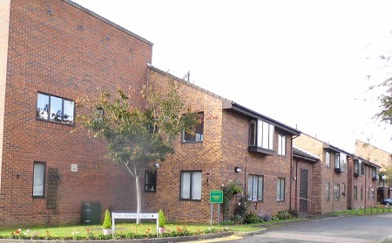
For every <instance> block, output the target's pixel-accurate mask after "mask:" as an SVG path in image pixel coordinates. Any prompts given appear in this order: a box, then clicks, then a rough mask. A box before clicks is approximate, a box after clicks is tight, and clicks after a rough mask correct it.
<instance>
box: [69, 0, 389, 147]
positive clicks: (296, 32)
mask: <svg viewBox="0 0 392 243" xmlns="http://www.w3.org/2000/svg"><path fill="white" fill-rule="evenodd" d="M74 2H76V3H78V4H80V5H82V6H83V7H86V8H88V9H90V10H92V11H94V12H96V13H97V14H99V15H101V16H103V17H105V18H107V19H109V20H110V21H112V22H114V23H116V24H118V25H120V26H122V27H124V28H126V29H128V30H129V31H131V32H133V33H135V34H137V35H139V36H141V37H143V38H145V39H147V40H149V41H151V42H152V43H153V44H154V46H153V59H152V64H153V65H154V66H155V67H157V68H159V69H162V70H164V71H168V72H170V73H171V74H173V75H175V76H177V77H180V78H182V77H184V75H185V74H186V73H187V72H188V71H190V82H192V83H193V84H195V85H198V86H200V87H202V88H205V89H207V90H209V91H211V92H214V93H216V94H218V95H220V96H223V97H225V98H227V99H230V100H232V101H235V102H237V103H239V104H241V105H243V106H246V107H248V108H250V109H253V110H255V111H257V112H258V113H261V114H263V115H266V116H269V117H271V118H273V119H275V120H278V121H280V122H282V123H284V124H286V125H288V126H291V127H293V128H297V129H298V130H300V131H302V132H304V133H307V134H309V135H312V136H315V137H317V138H319V139H320V140H323V141H325V142H329V143H330V144H332V145H334V146H337V147H339V148H341V149H343V150H346V151H347V152H350V153H354V152H355V150H354V146H355V145H354V143H355V139H360V140H362V141H369V142H370V143H371V144H372V145H374V146H376V147H379V148H381V149H384V150H387V151H389V152H391V153H392V142H391V139H390V137H391V135H392V129H391V127H390V126H385V125H382V124H380V123H379V122H378V121H376V120H374V119H372V117H373V116H374V114H375V113H377V112H378V111H379V108H378V103H377V102H376V101H375V100H374V96H375V93H374V91H373V92H369V91H367V88H368V87H369V86H370V85H371V82H373V83H374V82H381V80H382V78H384V77H387V76H388V75H389V74H391V75H392V73H391V71H390V68H389V69H388V68H383V69H380V67H381V66H382V62H381V61H379V60H378V59H377V58H376V57H378V56H380V55H382V54H384V55H386V54H388V53H390V50H391V49H392V32H391V31H392V14H391V9H392V1H341V0H340V1H337V0H328V1H318V0H308V1H303V0H296V1H292V0H284V1H280V0H274V1H272V0H271V1H264V0H241V1H240V0H237V1H232V0H213V1H212V0H165V1H162V0H110V1H109V0H74ZM367 57H370V58H369V59H367ZM368 74H371V75H372V78H371V82H370V81H369V80H367V79H366V75H368Z"/></svg>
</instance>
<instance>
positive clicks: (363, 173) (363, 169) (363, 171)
mask: <svg viewBox="0 0 392 243" xmlns="http://www.w3.org/2000/svg"><path fill="white" fill-rule="evenodd" d="M361 162H362V161H361ZM360 167H361V175H365V163H364V162H362V163H361V164H360Z"/></svg>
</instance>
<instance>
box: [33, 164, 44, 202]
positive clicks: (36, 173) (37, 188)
mask: <svg viewBox="0 0 392 243" xmlns="http://www.w3.org/2000/svg"><path fill="white" fill-rule="evenodd" d="M45 170H46V164H45V163H44V162H34V166H33V197H44V196H45Z"/></svg>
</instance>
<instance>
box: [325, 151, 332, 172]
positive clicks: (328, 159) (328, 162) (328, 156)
mask: <svg viewBox="0 0 392 243" xmlns="http://www.w3.org/2000/svg"><path fill="white" fill-rule="evenodd" d="M325 166H327V167H328V168H329V167H331V154H330V153H329V152H328V151H326V152H325Z"/></svg>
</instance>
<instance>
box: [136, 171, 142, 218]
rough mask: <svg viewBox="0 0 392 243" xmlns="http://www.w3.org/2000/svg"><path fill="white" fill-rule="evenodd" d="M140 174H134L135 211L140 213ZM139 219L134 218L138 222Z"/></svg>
mask: <svg viewBox="0 0 392 243" xmlns="http://www.w3.org/2000/svg"><path fill="white" fill-rule="evenodd" d="M139 178H140V176H135V182H136V213H141V211H142V192H141V190H140V180H139ZM140 221H141V220H140V219H136V223H137V224H140Z"/></svg>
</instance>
